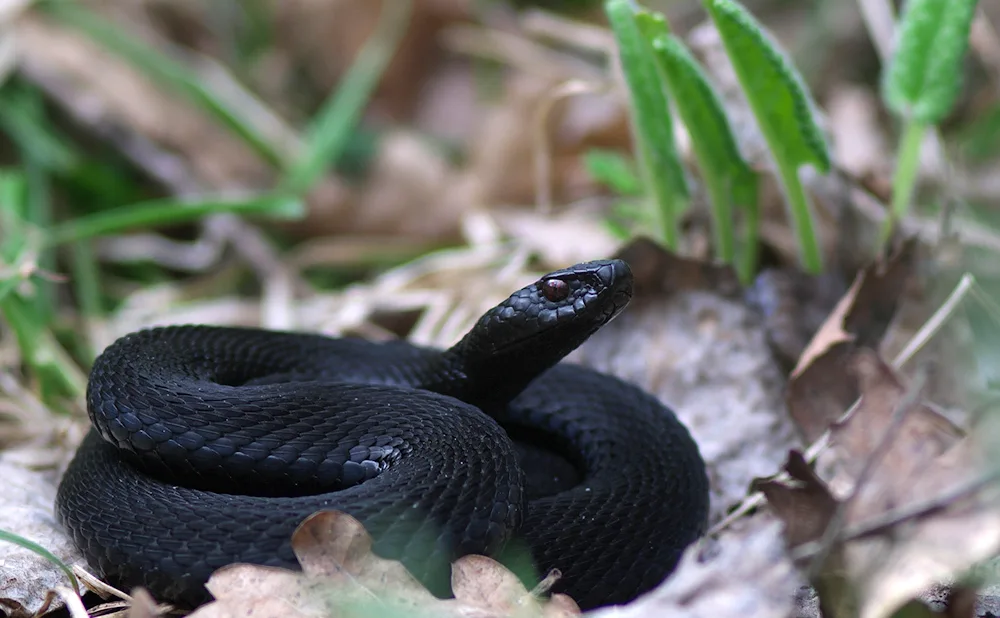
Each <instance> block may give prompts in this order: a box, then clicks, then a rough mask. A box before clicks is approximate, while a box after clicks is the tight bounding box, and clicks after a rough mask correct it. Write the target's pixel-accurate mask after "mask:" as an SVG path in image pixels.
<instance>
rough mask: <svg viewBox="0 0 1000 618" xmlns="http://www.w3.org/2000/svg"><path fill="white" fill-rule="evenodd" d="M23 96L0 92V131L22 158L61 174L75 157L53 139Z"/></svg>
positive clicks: (60, 141)
mask: <svg viewBox="0 0 1000 618" xmlns="http://www.w3.org/2000/svg"><path fill="white" fill-rule="evenodd" d="M33 107H34V106H33V104H32V101H29V100H28V99H27V98H26V96H25V93H24V92H22V91H21V89H19V88H14V87H12V86H10V85H7V86H5V87H3V88H2V89H0V131H3V132H4V133H6V134H7V135H8V136H9V137H10V139H11V140H12V141H13V142H14V143H15V144H17V146H18V148H20V149H21V150H22V151H23V152H24V153H25V155H26V156H28V157H31V158H32V159H33V160H35V161H36V162H38V164H39V165H43V166H44V167H46V168H48V169H50V170H53V171H56V172H65V171H68V170H69V169H71V168H73V167H75V166H76V165H77V162H78V161H79V155H78V154H77V153H76V152H75V151H74V150H73V149H71V148H69V147H67V146H66V141H65V140H64V139H62V138H61V137H60V136H58V135H54V134H53V133H52V131H51V127H50V126H49V125H48V124H47V123H45V122H44V121H43V119H41V118H38V115H37V114H36V113H34V112H35V110H34V109H33Z"/></svg>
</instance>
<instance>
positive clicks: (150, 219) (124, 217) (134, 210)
mask: <svg viewBox="0 0 1000 618" xmlns="http://www.w3.org/2000/svg"><path fill="white" fill-rule="evenodd" d="M223 212H235V213H240V214H262V215H268V216H271V217H276V218H286V219H295V218H298V217H301V216H302V214H303V213H304V212H305V206H304V205H303V204H302V202H301V201H300V200H299V199H297V198H294V197H288V196H286V195H264V196H259V197H252V198H247V199H238V200H227V199H224V198H209V199H204V200H196V201H188V202H185V201H180V200H176V199H164V200H152V201H149V202H141V203H138V204H129V205H127V206H120V207H118V208H113V209H110V210H104V211H101V212H97V213H94V214H91V215H83V216H81V217H77V218H76V219H73V220H71V221H67V222H66V223H62V224H60V225H57V226H55V227H54V228H52V230H50V232H49V234H48V235H47V239H46V240H47V244H49V245H56V244H62V243H66V242H73V241H77V240H84V239H87V238H94V237H96V236H106V235H109V234H114V233H117V232H122V231H125V230H128V229H131V228H137V227H153V226H157V225H176V224H180V223H185V222H187V221H192V220H194V219H200V218H201V217H204V216H207V215H211V214H216V213H223Z"/></svg>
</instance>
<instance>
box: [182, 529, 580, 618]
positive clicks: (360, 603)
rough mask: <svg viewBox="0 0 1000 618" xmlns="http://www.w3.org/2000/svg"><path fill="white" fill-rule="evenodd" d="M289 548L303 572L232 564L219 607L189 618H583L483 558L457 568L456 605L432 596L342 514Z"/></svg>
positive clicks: (568, 604) (216, 590)
mask: <svg viewBox="0 0 1000 618" xmlns="http://www.w3.org/2000/svg"><path fill="white" fill-rule="evenodd" d="M292 548H293V549H294V551H295V555H296V557H297V558H298V560H299V563H300V564H301V565H302V572H295V571H290V570H287V569H279V568H274V567H262V566H256V565H248V564H234V565H230V566H227V567H223V568H221V569H219V570H218V571H216V572H215V573H214V574H213V575H212V577H211V578H210V579H209V581H208V584H207V586H208V589H209V591H210V592H211V593H212V594H213V595H214V596H215V598H216V600H215V601H214V602H212V603H209V604H207V605H204V606H202V607H201V608H200V609H198V610H197V611H196V612H194V613H193V614H191V618H236V617H237V616H248V615H253V616H255V617H256V618H285V617H288V618H327V617H329V616H336V617H338V618H348V617H357V618H362V617H368V616H380V617H381V616H386V615H397V614H398V615H403V613H406V614H414V615H427V616H440V617H442V618H449V617H454V618H458V617H463V618H470V617H475V618H503V617H508V616H517V617H518V618H521V617H524V618H529V617H536V616H537V617H539V618H568V617H570V616H578V615H579V614H580V609H579V607H577V606H576V604H575V603H574V602H573V601H572V600H571V599H569V597H566V596H565V595H558V594H557V595H553V597H552V599H551V600H542V599H539V598H537V597H535V596H533V595H532V594H531V593H529V592H528V591H527V590H526V589H525V588H524V586H523V585H522V584H521V582H520V581H519V580H518V578H517V576H516V575H514V574H513V573H511V572H510V571H508V570H507V569H506V567H504V566H503V565H501V564H500V563H498V562H496V561H494V560H492V559H490V558H486V557H484V556H465V557H463V558H461V559H459V560H457V561H456V562H455V564H453V565H452V582H453V587H454V593H455V598H454V599H439V598H437V597H435V596H434V595H432V594H431V593H430V592H429V591H428V590H427V589H426V588H424V587H423V586H422V585H421V584H420V583H419V582H417V580H416V579H415V578H414V577H413V576H412V575H411V574H410V573H409V571H407V570H406V568H405V567H404V566H403V565H402V564H401V563H399V562H397V561H395V560H386V559H385V558H380V557H378V556H376V555H375V554H374V553H372V538H371V536H369V534H368V533H367V532H366V531H365V529H364V527H363V526H362V525H361V523H360V522H359V521H357V520H356V519H354V518H353V517H351V516H350V515H347V514H345V513H340V512H337V511H323V512H320V513H316V514H314V515H312V516H310V517H309V518H307V519H306V520H305V521H303V522H302V524H301V525H300V526H299V527H298V528H297V529H296V531H295V533H294V535H293V536H292Z"/></svg>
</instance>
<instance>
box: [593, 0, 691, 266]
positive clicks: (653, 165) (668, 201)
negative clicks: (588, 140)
mask: <svg viewBox="0 0 1000 618" xmlns="http://www.w3.org/2000/svg"><path fill="white" fill-rule="evenodd" d="M604 9H605V12H606V13H607V16H608V20H609V22H610V24H611V30H612V31H613V32H614V35H615V41H616V43H617V44H618V55H619V62H620V64H621V68H622V74H623V75H624V77H625V82H626V84H627V86H628V90H629V99H630V102H631V108H632V110H631V111H632V115H631V121H632V122H631V123H632V132H633V135H634V138H635V142H636V144H637V155H638V157H637V158H638V160H639V169H640V172H641V176H642V180H643V184H644V185H645V187H646V191H647V193H649V194H651V195H652V197H653V200H654V201H655V206H656V208H655V209H654V212H655V213H656V214H657V217H658V219H659V221H658V226H657V227H659V230H658V231H657V234H656V235H657V236H658V237H659V238H660V239H661V240H663V241H664V243H665V244H666V245H667V247H669V248H671V249H676V248H677V244H678V235H679V232H678V223H677V220H678V218H679V217H680V214H681V212H682V211H683V206H684V204H685V202H686V200H687V197H688V190H687V181H686V179H685V177H684V168H683V167H682V166H681V162H680V157H679V156H678V154H677V145H676V142H675V139H674V130H673V120H672V118H671V114H670V107H669V104H668V101H667V95H666V92H665V90H664V83H663V77H662V76H661V75H660V72H659V69H658V67H657V65H656V60H655V59H654V57H653V50H652V48H651V47H650V45H649V43H648V41H647V36H648V35H649V34H650V33H651V32H654V31H658V32H666V29H667V26H666V22H665V21H664V20H663V17H662V16H656V15H652V14H650V13H647V12H645V11H637V10H636V7H635V5H634V3H633V2H631V1H630V0H608V1H607V2H606V3H605V5H604Z"/></svg>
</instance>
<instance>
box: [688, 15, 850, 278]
mask: <svg viewBox="0 0 1000 618" xmlns="http://www.w3.org/2000/svg"><path fill="white" fill-rule="evenodd" d="M702 1H703V2H704V4H705V7H706V9H707V10H708V12H709V15H711V17H712V21H713V22H715V26H716V28H717V29H718V30H719V34H720V35H721V37H722V43H723V45H724V46H725V49H726V55H727V56H729V60H730V62H732V65H733V69H734V70H735V72H736V76H737V78H738V79H739V82H740V87H741V88H742V90H743V93H744V95H745V96H746V98H747V101H748V102H749V104H750V109H751V110H752V111H753V114H754V117H755V118H756V120H757V125H758V126H759V127H760V131H761V133H762V134H763V136H764V139H765V140H766V141H767V145H768V149H769V150H770V151H771V154H772V156H773V157H774V162H775V165H776V167H777V171H778V175H779V177H780V179H781V184H782V186H783V188H784V190H785V196H786V198H787V199H788V206H789V212H790V214H791V218H792V223H793V225H794V227H795V232H796V236H797V237H798V241H799V246H800V248H801V252H802V263H803V266H804V267H805V269H806V270H807V271H809V272H811V273H818V272H820V271H821V270H822V268H823V263H822V255H821V253H820V249H819V242H818V239H817V237H816V231H815V226H814V225H813V221H812V219H813V217H812V212H811V210H810V207H809V201H808V198H807V197H806V193H805V189H804V188H803V187H802V181H801V180H800V179H799V176H798V168H799V167H800V166H802V165H805V164H811V165H813V166H814V167H815V168H816V169H817V170H819V171H820V172H822V173H826V172H828V171H829V169H830V154H829V151H828V149H827V144H826V140H825V139H824V137H823V133H822V131H821V130H820V128H819V124H818V122H817V121H816V115H815V112H814V109H815V105H814V103H813V101H812V99H811V98H810V97H809V95H808V92H807V90H806V87H805V85H804V84H803V81H802V78H801V76H800V75H799V74H798V71H796V70H795V68H794V67H793V66H792V63H791V62H790V61H789V60H788V58H787V57H786V56H785V54H784V53H783V52H782V51H781V50H780V48H779V47H778V44H777V43H776V42H775V41H774V40H773V39H772V38H771V36H770V35H769V34H768V33H767V31H766V30H765V29H764V27H763V26H761V24H760V23H758V22H757V20H756V19H754V17H753V16H752V15H751V14H750V13H749V12H748V11H747V10H746V9H745V8H744V7H743V6H742V5H740V4H739V3H738V2H736V1H735V0H702Z"/></svg>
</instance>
